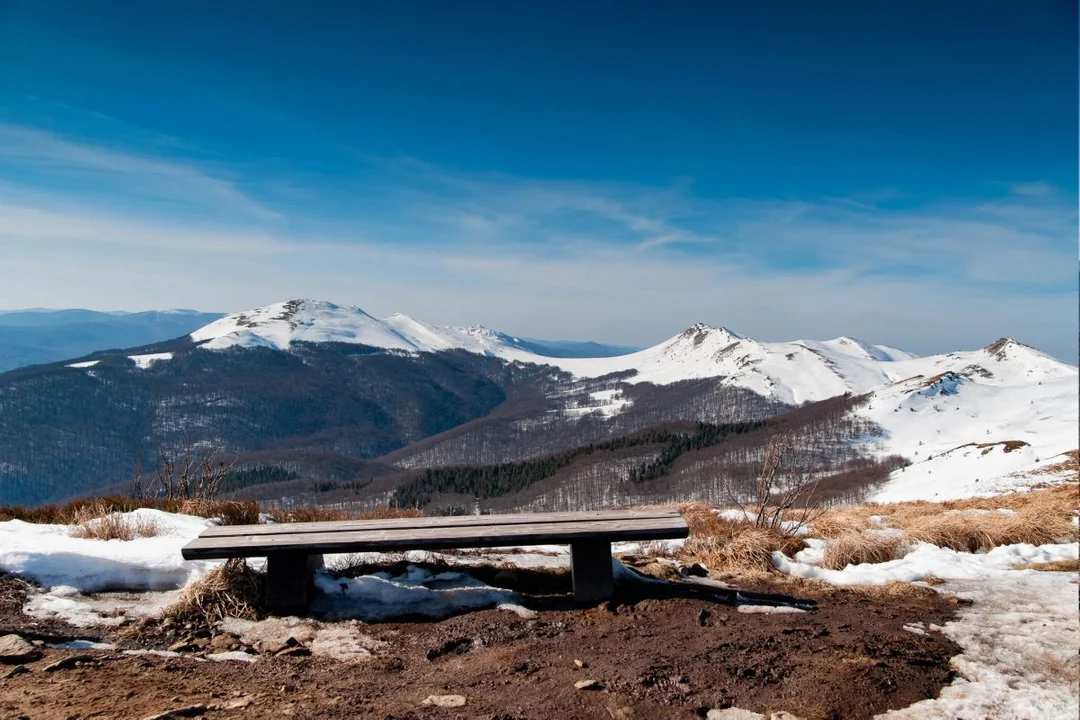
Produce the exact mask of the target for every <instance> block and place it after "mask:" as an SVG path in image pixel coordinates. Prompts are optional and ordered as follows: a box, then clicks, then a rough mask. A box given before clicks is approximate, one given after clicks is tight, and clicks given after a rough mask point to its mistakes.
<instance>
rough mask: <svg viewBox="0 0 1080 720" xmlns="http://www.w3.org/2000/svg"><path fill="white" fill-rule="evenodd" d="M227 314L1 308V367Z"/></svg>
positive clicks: (160, 335)
mask: <svg viewBox="0 0 1080 720" xmlns="http://www.w3.org/2000/svg"><path fill="white" fill-rule="evenodd" d="M220 317H222V315H221V314H220V313H202V312H196V311H194V310H151V311H148V312H137V313H107V312H97V311H95V310H81V309H71V310H46V309H33V310H15V311H0V372H4V371H5V370H12V369H14V368H19V367H25V366H27V365H39V364H42V363H51V362H56V361H58V360H65V359H67V358H72V357H79V356H80V355H86V354H88V353H91V352H95V351H98V350H108V349H110V348H127V347H137V346H140V345H148V344H150V343H155V342H161V341H163V340H169V339H171V338H175V337H179V336H181V335H187V334H188V333H190V332H192V331H194V330H196V329H198V328H200V327H202V326H204V325H206V324H207V323H210V322H213V321H214V320H217V319H218V318H220Z"/></svg>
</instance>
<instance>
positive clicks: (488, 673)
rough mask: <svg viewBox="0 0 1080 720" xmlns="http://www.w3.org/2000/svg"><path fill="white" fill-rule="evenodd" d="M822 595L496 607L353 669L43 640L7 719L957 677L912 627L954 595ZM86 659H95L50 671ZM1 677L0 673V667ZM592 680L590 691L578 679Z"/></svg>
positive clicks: (501, 701)
mask: <svg viewBox="0 0 1080 720" xmlns="http://www.w3.org/2000/svg"><path fill="white" fill-rule="evenodd" d="M9 594H10V593H9ZM0 595H2V593H0ZM810 597H812V595H810ZM817 599H818V600H819V606H818V609H816V610H814V611H811V612H805V613H772V614H770V613H743V612H738V611H736V609H735V608H732V607H728V606H724V605H717V604H714V603H709V602H706V601H702V600H693V599H664V600H659V599H648V600H643V601H640V602H637V603H636V604H633V605H622V606H618V607H604V606H602V607H597V608H592V609H588V610H578V609H574V610H548V611H542V612H540V613H538V615H537V617H536V618H534V619H523V618H520V617H518V616H516V615H514V614H513V613H510V612H505V611H496V610H490V611H483V612H475V613H469V614H466V615H462V616H458V617H455V618H451V619H448V620H444V621H441V622H419V623H386V624H379V625H371V626H368V630H369V631H370V633H371V634H372V635H374V636H376V637H378V638H379V639H381V640H384V641H385V642H386V649H385V650H384V651H382V652H380V654H377V655H376V656H375V657H374V658H373V659H371V660H369V661H366V662H354V663H342V662H338V661H334V660H331V659H327V658H319V657H269V656H266V657H260V658H259V660H258V661H257V662H255V663H240V662H207V661H201V662H200V661H198V660H196V659H194V658H193V657H158V656H154V655H139V656H132V655H125V654H122V652H120V651H60V650H46V651H45V653H44V657H43V658H42V659H40V660H37V661H35V662H31V663H27V664H25V667H26V668H27V669H28V670H29V672H26V673H21V674H16V675H14V676H12V677H8V678H5V679H0V717H4V718H19V717H26V718H33V719H34V720H59V719H61V718H62V719H64V720H68V719H70V720H76V719H77V720H87V719H89V718H146V717H148V716H153V715H154V714H156V713H161V712H163V711H166V710H169V709H174V710H183V711H186V712H189V713H190V715H189V716H198V717H206V718H214V719H217V718H241V717H242V718H247V717H252V718H255V717H260V718H266V717H286V718H324V717H325V718H330V717H333V718H353V717H355V718H458V717H461V718H505V719H510V718H523V719H524V718H559V719H560V720H571V719H573V718H612V717H614V718H630V717H633V718H687V717H695V716H703V715H704V714H705V712H706V711H707V710H708V709H710V708H718V707H729V706H736V707H741V708H746V709H749V710H755V711H758V712H764V711H768V710H786V711H789V712H792V713H794V714H796V715H798V716H800V717H804V718H845V719H852V718H867V717H871V716H873V715H874V714H875V713H878V712H881V711H884V710H887V709H890V708H900V707H905V706H907V705H910V704H912V703H914V702H916V701H918V700H922V699H925V698H929V697H934V696H935V695H936V694H937V693H938V691H939V690H940V689H941V687H942V685H944V684H945V683H947V682H949V681H950V679H951V677H952V673H951V670H950V667H949V658H950V657H951V656H953V655H954V654H956V653H957V652H958V648H957V646H956V645H955V644H954V643H952V642H951V641H949V640H948V639H946V638H945V637H943V636H942V635H940V634H939V633H929V634H917V633H914V632H911V631H910V630H905V629H904V625H905V624H910V623H926V624H930V623H937V624H940V623H943V622H945V621H946V620H947V619H948V618H949V617H951V616H952V615H953V613H954V606H953V604H952V603H951V602H950V601H949V600H948V599H947V598H943V597H940V596H937V595H934V594H932V593H930V592H926V593H905V594H902V595H898V596H894V597H883V598H875V597H870V596H867V595H865V594H862V593H859V592H855V591H845V590H833V591H829V592H828V594H827V596H824V597H820V598H817ZM0 600H2V598H0ZM16 601H17V599H16V598H9V600H8V601H0V631H2V632H21V633H23V634H24V635H27V636H30V637H33V633H35V632H36V633H41V634H50V635H54V636H55V635H59V634H62V633H63V631H65V630H66V632H67V633H68V634H70V635H82V636H86V633H85V632H79V631H77V630H74V629H72V628H64V627H62V624H57V623H50V624H48V625H47V626H43V625H33V624H31V623H30V622H29V620H28V619H27V618H25V617H24V616H22V615H21V613H19V612H18V610H17V607H14V606H13V604H14V603H15V602H16ZM102 639H104V640H114V639H115V638H110V637H108V636H106V637H103V638H102ZM131 642H136V643H141V644H143V645H147V644H150V645H153V646H154V647H158V648H161V647H163V646H162V645H161V644H156V645H155V644H154V643H153V642H151V639H143V640H137V641H128V643H129V647H130V643H131ZM77 654H86V655H90V656H91V657H92V658H93V659H92V661H90V662H87V663H85V664H80V665H77V666H75V667H71V668H67V669H60V670H56V671H52V672H47V671H46V670H45V666H46V665H48V664H50V663H52V662H55V661H57V660H59V659H61V658H63V657H69V656H73V655H77ZM575 661H581V663H582V664H583V665H584V667H579V666H578V664H576V663H575ZM6 672H8V668H6V667H4V666H0V676H2V675H3V674H4V673H6ZM584 680H594V681H596V687H594V688H592V689H578V688H576V687H575V683H577V682H579V681H584ZM432 695H438V696H442V695H459V696H462V697H464V699H465V704H464V706H461V707H452V708H448V707H436V706H430V705H424V704H423V703H424V700H425V699H426V698H428V696H432ZM455 701H456V702H460V700H455ZM455 701H444V702H455ZM181 716H182V715H173V717H181Z"/></svg>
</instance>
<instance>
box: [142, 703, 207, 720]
mask: <svg viewBox="0 0 1080 720" xmlns="http://www.w3.org/2000/svg"><path fill="white" fill-rule="evenodd" d="M207 710H208V708H207V707H206V706H205V705H188V706H187V707H181V708H174V709H172V710H166V711H165V712H160V713H157V714H156V715H147V716H146V717H145V718H143V720H176V718H193V717H199V716H201V715H205V714H206V711H207Z"/></svg>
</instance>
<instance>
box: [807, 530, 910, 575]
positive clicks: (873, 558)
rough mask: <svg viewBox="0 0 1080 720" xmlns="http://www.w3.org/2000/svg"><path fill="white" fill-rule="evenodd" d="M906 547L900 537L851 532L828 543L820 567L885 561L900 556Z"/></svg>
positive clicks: (840, 567)
mask: <svg viewBox="0 0 1080 720" xmlns="http://www.w3.org/2000/svg"><path fill="white" fill-rule="evenodd" d="M906 547H907V543H906V542H905V541H904V539H903V538H901V537H886V536H883V535H874V534H869V533H863V532H851V533H848V534H846V535H841V536H839V537H837V538H836V539H835V540H833V542H831V543H829V545H828V547H826V548H825V556H824V558H822V561H821V567H824V568H829V569H830V570H843V569H844V568H846V567H847V566H848V565H861V564H862V563H882V562H887V561H889V560H895V559H896V558H898V557H902V556H903V554H904V550H905V548H906Z"/></svg>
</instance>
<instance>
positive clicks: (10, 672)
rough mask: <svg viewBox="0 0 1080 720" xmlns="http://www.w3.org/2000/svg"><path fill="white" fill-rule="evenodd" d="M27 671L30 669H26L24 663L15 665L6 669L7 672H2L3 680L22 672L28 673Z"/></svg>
mask: <svg viewBox="0 0 1080 720" xmlns="http://www.w3.org/2000/svg"><path fill="white" fill-rule="evenodd" d="M28 672H30V670H28V669H27V667H26V666H25V665H16V666H15V667H13V668H11V669H10V670H8V671H7V673H5V674H4V679H5V680H10V679H11V678H13V677H15V676H16V675H22V674H23V673H28Z"/></svg>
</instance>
